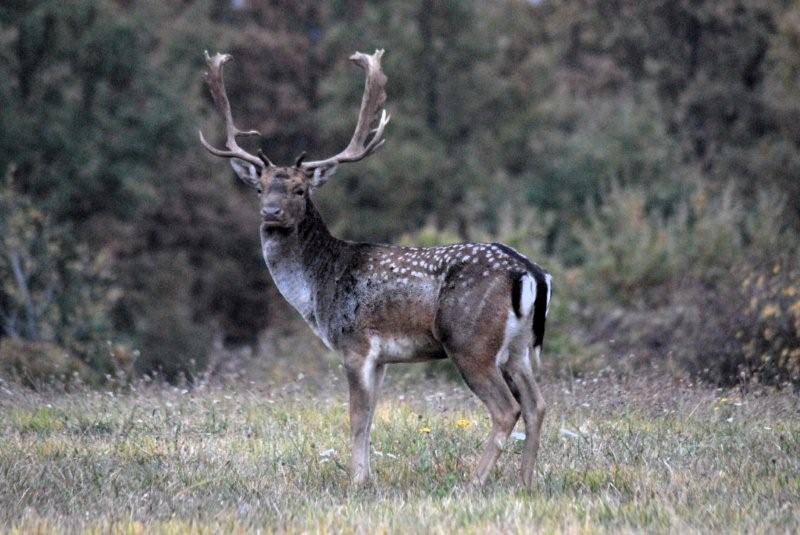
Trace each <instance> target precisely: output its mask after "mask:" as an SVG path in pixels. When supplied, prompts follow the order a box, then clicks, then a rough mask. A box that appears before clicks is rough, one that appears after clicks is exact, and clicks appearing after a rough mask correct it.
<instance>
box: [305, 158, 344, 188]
mask: <svg viewBox="0 0 800 535" xmlns="http://www.w3.org/2000/svg"><path fill="white" fill-rule="evenodd" d="M338 167H339V164H338V163H330V164H326V165H322V166H320V167H315V168H314V171H313V172H312V173H309V180H311V186H312V187H315V188H318V187H320V186H322V185H323V184H325V182H327V181H328V180H329V179H330V178H331V177H332V176H333V175H334V174H335V173H336V169H337V168H338Z"/></svg>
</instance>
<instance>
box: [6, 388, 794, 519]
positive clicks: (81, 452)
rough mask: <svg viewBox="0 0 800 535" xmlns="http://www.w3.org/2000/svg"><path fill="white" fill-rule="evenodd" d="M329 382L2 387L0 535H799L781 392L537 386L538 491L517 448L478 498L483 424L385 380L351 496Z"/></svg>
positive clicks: (456, 407) (469, 404)
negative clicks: (361, 482)
mask: <svg viewBox="0 0 800 535" xmlns="http://www.w3.org/2000/svg"><path fill="white" fill-rule="evenodd" d="M329 382H330V385H329V386H328V387H327V390H329V391H325V389H324V390H323V391H320V389H319V388H317V387H316V386H314V385H312V384H311V383H309V382H307V381H295V382H292V383H290V384H288V385H285V386H283V387H281V388H280V389H272V390H259V389H256V388H254V387H252V386H251V387H249V388H246V387H241V386H239V387H233V386H227V387H223V386H213V387H206V388H203V389H195V390H192V391H188V390H186V389H178V388H171V387H157V386H152V385H151V386H145V385H142V386H139V387H136V388H135V389H134V391H132V392H127V393H123V394H120V393H116V394H115V393H108V392H96V391H80V392H75V393H67V394H60V395H59V394H55V393H49V394H48V393H32V392H31V391H29V390H22V389H16V388H15V387H11V386H9V385H5V386H3V387H2V388H0V482H2V483H1V484H0V529H2V530H3V531H8V530H10V531H12V532H20V533H27V532H37V533H42V532H43V533H48V532H62V531H70V532H72V531H83V532H89V533H107V532H111V533H119V534H128V533H131V534H133V533H218V532H226V533H240V532H246V531H255V530H261V531H266V532H276V531H277V532H284V531H289V532H298V531H300V532H341V531H344V532H375V531H378V532H385V531H392V532H411V533H429V532H434V533H437V532H438V533H441V532H453V531H458V532H467V533H483V532H487V531H491V532H499V531H508V532H530V531H542V532H580V533H583V532H626V531H636V532H640V531H648V532H650V531H654V532H666V531H678V532H685V531H696V532H701V531H702V532H706V531H724V532H731V531H734V532H737V531H738V532H741V531H756V532H760V531H785V532H797V531H798V530H800V507H798V502H799V497H800V418H798V414H799V410H798V409H800V400H798V398H797V396H796V395H793V394H791V393H778V392H761V393H757V394H749V395H747V396H744V397H743V396H741V395H740V394H739V393H737V392H734V391H721V390H714V389H709V388H707V387H697V386H690V385H686V384H675V383H671V382H666V381H663V380H660V381H659V380H641V379H639V380H630V379H629V380H626V381H623V382H617V381H615V380H612V379H608V378H598V379H594V380H586V381H571V382H551V383H549V384H546V385H545V394H546V397H547V399H548V400H549V403H550V410H549V414H548V420H547V422H546V424H545V433H544V437H543V441H542V448H541V454H540V459H539V465H538V485H537V488H536V489H535V490H534V491H533V492H526V491H524V490H522V489H521V488H520V487H519V486H518V484H517V476H518V469H519V458H520V455H519V451H520V446H521V443H520V442H517V441H514V440H512V441H511V443H510V444H509V446H508V448H507V451H506V452H505V453H504V454H503V456H502V457H501V458H500V461H499V464H498V469H497V470H496V471H495V474H494V476H493V477H492V478H491V480H490V482H489V484H488V485H487V487H486V488H485V489H482V490H477V489H472V488H469V487H468V485H467V482H468V481H469V476H470V474H471V472H472V470H473V469H474V467H475V465H476V463H477V459H478V455H479V453H480V448H481V445H482V442H483V440H484V437H485V435H486V434H487V432H488V418H487V417H486V416H485V413H484V409H483V408H482V407H481V406H480V405H479V404H478V402H477V401H476V400H475V399H474V398H473V397H472V395H471V394H470V393H469V392H467V391H466V389H465V388H464V387H463V386H461V385H457V384H454V383H441V382H433V383H429V384H414V385H413V386H408V385H404V384H403V383H402V381H400V383H399V384H398V381H397V380H395V381H392V380H391V377H390V379H389V381H388V382H389V383H394V386H392V385H391V384H390V385H389V387H388V391H387V392H386V393H385V395H384V396H383V398H382V403H381V405H380V406H379V408H378V411H377V414H376V417H375V425H374V428H373V454H372V463H373V483H372V484H371V485H370V486H369V487H367V488H362V489H353V488H351V487H350V485H349V483H348V477H347V473H346V468H345V467H346V466H347V464H348V463H347V455H348V452H349V446H348V444H347V436H348V432H347V409H346V405H345V401H346V399H345V391H346V389H345V387H344V385H343V384H342V383H343V381H342V380H341V379H340V378H338V376H334V377H332V378H331V379H330V381H329ZM417 383H419V382H417ZM518 430H522V428H521V426H520V427H519V428H518Z"/></svg>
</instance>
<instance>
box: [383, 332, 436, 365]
mask: <svg viewBox="0 0 800 535" xmlns="http://www.w3.org/2000/svg"><path fill="white" fill-rule="evenodd" d="M371 342H372V343H373V344H375V345H377V346H378V348H379V349H378V362H379V363H398V362H422V361H426V360H434V359H441V358H445V357H446V355H445V353H444V349H443V348H442V346H441V344H440V343H439V342H437V341H436V340H434V339H433V338H431V337H430V336H426V335H411V336H404V335H373V336H372V337H371Z"/></svg>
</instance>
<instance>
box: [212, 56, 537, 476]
mask: <svg viewBox="0 0 800 535" xmlns="http://www.w3.org/2000/svg"><path fill="white" fill-rule="evenodd" d="M382 56H383V51H382V50H377V51H375V53H374V54H372V55H367V54H363V53H360V52H357V53H355V54H353V55H352V56H351V57H350V59H351V60H352V61H353V62H354V63H355V64H356V65H358V66H359V67H361V68H363V69H364V70H365V71H366V82H365V86H364V95H363V97H362V100H361V109H360V112H359V115H358V120H357V122H356V128H355V133H354V134H353V137H352V139H351V140H350V143H349V144H348V145H347V147H346V148H345V149H344V150H343V151H342V152H340V153H339V154H337V155H335V156H332V157H330V158H327V159H324V160H318V161H303V158H302V156H301V158H300V159H298V160H297V161H296V162H295V164H294V165H291V166H279V165H275V164H273V163H272V162H271V161H270V160H269V158H267V156H266V155H265V154H264V153H263V152H262V151H260V150H259V151H258V154H257V155H253V154H251V153H249V152H247V151H245V150H244V149H242V148H241V147H240V146H239V145H238V144H237V139H236V138H237V136H241V135H251V134H252V135H256V134H258V132H255V131H247V132H245V131H242V130H239V129H238V128H237V127H236V126H235V125H234V122H233V118H232V116H231V108H230V103H229V101H228V97H227V95H226V92H225V85H224V80H223V75H222V68H223V65H224V64H225V63H226V62H228V61H229V60H230V59H231V56H230V55H228V54H216V55H214V56H213V57H211V56H209V55H208V53H206V62H207V63H208V72H207V73H206V80H207V82H208V85H209V87H210V89H211V94H212V96H213V100H214V103H215V105H216V107H217V109H218V111H219V113H220V115H221V116H222V118H223V119H224V121H225V125H226V131H227V137H226V147H227V148H226V149H217V148H215V147H213V146H211V145H210V144H209V143H208V142H207V141H206V140H205V139H204V138H203V134H202V132H201V133H200V140H201V142H202V143H203V145H204V146H205V147H206V149H208V150H209V151H210V152H211V153H212V154H214V155H216V156H221V157H225V158H231V164H232V166H233V168H234V170H235V172H236V174H237V175H238V176H239V177H240V178H241V179H242V180H243V181H244V182H245V183H246V184H248V185H250V186H252V187H253V188H255V190H256V191H257V192H258V196H259V199H260V205H261V216H262V223H261V228H260V234H261V248H262V252H263V256H264V260H265V261H266V263H267V267H268V268H269V272H270V273H271V275H272V278H273V280H274V281H275V285H276V286H277V288H278V290H279V291H280V293H281V294H282V295H283V297H284V298H286V300H287V301H288V302H289V303H290V304H291V305H292V306H293V307H294V308H295V309H296V310H297V311H298V312H299V313H300V315H301V316H302V317H303V319H304V320H305V321H306V322H307V323H308V325H309V326H310V327H311V329H312V330H313V331H314V333H315V334H316V335H317V336H318V337H319V338H321V339H322V341H323V342H324V343H325V345H326V346H327V347H329V348H331V349H333V350H337V351H338V352H339V353H341V355H342V356H343V360H344V367H345V370H346V375H347V380H348V384H349V389H350V392H349V394H350V411H349V412H350V428H351V440H352V453H351V476H352V480H353V482H354V483H356V484H360V483H363V482H365V481H366V480H368V478H369V440H370V439H369V433H370V427H371V424H372V417H373V413H374V410H375V404H376V402H377V399H378V390H379V389H380V386H381V382H382V380H383V377H384V373H385V371H386V365H387V364H390V363H400V362H420V361H426V360H432V359H443V358H447V357H449V358H451V359H452V361H453V362H454V363H455V365H456V367H457V368H458V370H459V371H460V372H461V375H462V376H463V377H464V380H465V381H466V383H467V385H469V387H470V389H472V391H473V392H474V393H475V394H476V395H477V396H478V397H479V398H480V399H481V401H482V402H483V403H484V404H485V405H486V407H487V408H488V410H489V414H490V415H491V419H492V430H491V433H490V435H489V439H488V442H487V444H486V446H485V449H484V451H483V454H482V456H481V459H480V462H479V464H478V468H477V472H476V475H475V480H476V482H477V483H478V484H480V485H482V484H483V483H485V481H486V479H487V477H488V476H489V473H490V471H491V470H492V468H493V466H494V465H495V463H496V461H497V458H498V457H499V455H500V453H501V451H502V449H503V446H504V444H505V442H506V440H507V439H508V437H509V435H510V433H511V431H512V430H513V428H514V425H515V424H516V422H517V420H518V418H519V415H520V413H521V414H522V417H523V419H524V421H525V429H526V438H525V442H524V444H523V454H522V469H521V472H522V474H521V475H522V482H523V484H524V485H526V486H528V487H530V486H531V485H532V483H533V478H534V465H535V463H536V456H537V452H538V448H539V436H540V432H541V428H542V421H543V418H544V414H545V402H544V399H543V398H542V394H541V392H540V390H539V387H538V386H537V384H536V381H535V379H534V374H533V368H532V365H531V359H530V355H531V352H532V353H533V354H534V355H535V358H536V360H537V362H538V359H539V354H540V351H541V347H542V340H543V337H544V327H545V316H546V315H547V311H548V308H549V303H550V296H551V290H552V285H551V279H550V275H549V274H547V273H545V272H544V271H543V270H542V269H541V268H540V267H539V266H537V265H536V264H534V263H533V262H531V261H530V260H528V259H527V258H526V257H524V256H523V255H521V254H520V253H518V252H517V251H515V250H514V249H512V248H511V247H508V246H506V245H503V244H500V243H491V244H486V243H481V244H478V243H464V244H459V245H448V246H442V247H429V248H417V247H398V246H393V245H376V244H369V243H354V242H350V241H344V240H340V239H338V238H335V237H334V236H332V235H331V234H330V232H329V231H328V229H327V227H326V226H325V223H324V222H323V220H322V217H320V214H319V212H318V211H317V208H316V206H315V205H314V202H313V200H312V192H314V191H315V190H316V189H317V188H319V187H320V186H322V185H323V184H325V182H326V181H327V180H328V179H330V178H331V176H333V174H334V172H335V171H336V167H337V166H338V165H339V164H340V163H344V162H357V161H359V160H361V159H363V158H365V157H366V156H368V155H370V154H372V153H373V152H375V150H377V149H378V148H379V147H381V146H382V145H383V143H384V137H383V133H384V129H385V128H386V125H387V123H388V122H389V116H388V115H387V114H386V110H384V109H382V108H383V104H384V102H385V101H386V92H385V84H386V76H385V75H384V73H383V72H382V69H381V57H382ZM379 112H380V113H379ZM376 120H377V126H376V128H375V129H374V130H370V125H371V124H372V123H373V122H374V121H376Z"/></svg>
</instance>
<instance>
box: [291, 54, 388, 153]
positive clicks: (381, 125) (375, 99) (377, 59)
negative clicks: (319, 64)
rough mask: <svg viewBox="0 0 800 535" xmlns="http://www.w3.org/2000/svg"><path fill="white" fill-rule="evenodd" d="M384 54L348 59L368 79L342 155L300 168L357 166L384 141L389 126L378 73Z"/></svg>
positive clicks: (382, 78)
mask: <svg viewBox="0 0 800 535" xmlns="http://www.w3.org/2000/svg"><path fill="white" fill-rule="evenodd" d="M383 52H384V51H383V50H376V51H375V53H374V54H372V55H367V54H364V53H362V52H356V53H355V54H353V55H352V56H350V61H352V62H353V63H355V64H356V65H358V66H359V67H361V68H362V69H364V70H365V71H367V78H366V81H365V82H364V96H363V97H362V98H361V109H360V110H359V112H358V122H357V123H356V130H355V132H353V137H352V138H351V139H350V143H349V144H348V145H347V147H346V148H345V149H344V150H343V151H342V152H340V153H339V154H337V155H335V156H332V157H330V158H326V159H325V160H317V161H313V162H305V163H303V164H302V167H303V168H305V169H316V168H319V167H328V166H333V165H336V164H339V163H344V162H357V161H359V160H362V159H364V158H366V157H367V156H369V155H370V154H372V153H373V152H375V151H376V150H377V149H378V148H379V147H381V146H382V145H383V143H384V142H385V141H386V140H385V139H384V137H383V131H384V129H385V128H386V125H387V124H388V123H389V119H390V116H389V115H388V114H387V113H386V110H385V109H384V110H381V108H382V106H383V103H384V102H386V75H385V74H383V71H382V70H381V58H382V57H383ZM378 110H381V116H380V121H379V122H378V126H377V127H376V128H375V130H373V131H372V133H373V134H374V135H373V136H372V139H370V140H369V142H367V138H368V137H369V134H370V124H371V123H372V122H373V121H374V120H375V118H376V117H377V115H378Z"/></svg>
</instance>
